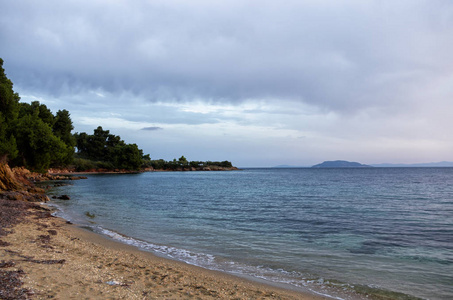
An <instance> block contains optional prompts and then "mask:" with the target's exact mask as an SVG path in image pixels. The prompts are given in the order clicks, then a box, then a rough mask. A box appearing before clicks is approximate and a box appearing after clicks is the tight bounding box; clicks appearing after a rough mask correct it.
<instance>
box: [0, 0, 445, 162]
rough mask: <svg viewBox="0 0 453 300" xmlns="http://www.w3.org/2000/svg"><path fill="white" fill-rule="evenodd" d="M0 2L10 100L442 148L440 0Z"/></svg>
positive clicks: (148, 123)
mask: <svg viewBox="0 0 453 300" xmlns="http://www.w3.org/2000/svg"><path fill="white" fill-rule="evenodd" d="M0 10H1V11H2V12H3V13H2V15H3V16H2V19H1V20H0V40H1V41H2V42H1V43H0V56H1V57H2V58H3V59H4V60H5V68H6V70H7V73H8V75H9V76H10V78H12V80H13V82H14V83H15V85H16V87H18V88H19V89H20V92H21V94H23V95H26V96H29V98H27V97H23V98H24V99H32V97H35V98H36V97H41V98H43V99H45V101H48V102H47V103H51V102H52V101H54V102H55V106H57V105H58V104H59V103H61V102H62V101H65V102H66V103H65V108H66V106H68V105H69V106H71V107H70V109H71V112H73V115H74V114H75V115H76V116H75V117H77V115H79V114H80V115H82V114H84V113H83V112H84V111H85V117H86V116H87V114H88V115H89V114H90V113H91V112H93V110H101V111H103V112H106V113H114V114H120V115H121V117H120V119H122V120H124V121H127V122H137V124H138V123H140V126H141V125H143V126H142V127H140V128H139V129H141V128H158V127H159V128H165V129H166V128H167V126H170V127H171V126H175V124H188V125H190V126H204V125H210V126H211V127H212V128H214V127H215V126H226V127H228V128H230V129H229V130H230V132H234V130H233V129H232V128H234V126H244V127H243V128H242V130H245V131H249V130H250V131H251V132H253V129H252V127H250V126H261V127H260V128H262V129H266V130H267V129H268V128H272V129H275V130H282V131H281V134H287V132H285V133H283V130H290V131H291V132H293V131H294V136H295V137H294V138H295V140H293V142H294V143H296V144H297V143H300V139H296V138H297V137H300V136H304V137H305V138H306V139H307V138H308V140H310V139H316V141H317V142H307V141H305V143H308V144H306V146H307V145H308V146H309V147H310V146H313V145H315V144H316V143H320V144H322V142H325V143H327V144H329V143H330V144H331V143H335V142H334V141H335V140H336V139H338V138H340V139H343V137H344V139H345V141H346V142H344V143H346V145H344V144H343V143H340V144H339V145H338V147H340V148H341V149H344V152H345V153H347V152H348V151H352V150H353V149H359V148H361V146H359V143H361V142H365V141H366V139H367V137H372V138H371V139H372V140H379V139H389V140H391V141H392V143H394V142H397V141H398V140H400V141H401V143H400V144H399V145H400V147H402V148H403V149H407V148H410V147H413V144H416V145H417V146H419V147H421V148H425V147H427V146H426V145H428V144H431V143H434V144H435V145H437V146H435V147H434V148H436V149H438V151H440V152H442V155H444V154H443V153H444V152H446V151H447V150H448V149H447V148H448V147H450V146H451V144H447V145H445V144H444V143H446V142H445V141H444V140H443V139H444V138H445V136H446V133H445V129H443V128H446V127H451V125H452V123H451V121H450V118H449V117H448V116H447V115H446V113H445V111H449V110H450V111H451V109H453V104H452V103H453V102H452V101H451V99H453V97H452V96H453V88H452V86H453V59H452V54H451V53H452V52H453V3H452V2H451V1H447V0H445V1H442V0H429V1H427V0H426V1H421V0H415V1H414V0H410V1H409V0H401V1H398V2H396V3H395V1H371V0H370V1H352V0H341V1H314V0H313V1H310V0H305V1H285V3H281V2H278V1H270V0H264V1H259V2H257V1H236V0H233V1H201V0H195V1H190V2H187V1H177V0H167V1H163V0H157V1H144V0H140V1H121V0H118V1H107V0H90V1H85V0H82V1H64V2H61V1H56V0H52V1H46V2H45V3H38V2H36V1H31V0H29V1H2V3H1V4H0ZM209 107H211V110H212V111H211V112H209V111H208V112H206V110H209V109H210V108H209ZM219 107H220V108H221V109H217V108H219ZM224 109H225V110H224ZM263 109H264V110H263ZM266 109H267V111H265V110H266ZM269 109H271V111H270V110H269ZM88 117H91V118H92V117H94V116H88ZM98 117H99V114H98ZM77 118H78V117H77ZM106 118H107V117H106ZM78 119H80V120H81V118H78ZM142 123H143V124H142ZM129 124H130V123H129ZM172 124H173V125H172ZM222 124H223V125H222ZM228 124H229V125H228ZM231 124H234V126H233V125H231ZM80 125H82V123H81V124H80ZM227 125H228V126H227ZM137 126H138V125H137ZM134 128H135V127H134ZM145 131H148V132H156V131H155V130H151V129H148V130H145ZM142 132H143V131H142ZM161 132H162V133H163V132H168V131H167V130H163V131H161ZM296 132H297V133H296ZM414 132H415V134H414ZM348 133H350V134H348ZM411 134H414V135H415V137H413V138H411ZM348 135H351V136H348ZM261 138H262V140H259V139H258V140H256V144H260V145H262V146H265V147H269V148H272V147H274V146H272V147H271V146H269V145H267V144H266V142H265V137H264V136H263V137H261V136H260V139H261ZM407 139H410V140H411V142H410V143H409V144H410V145H406V144H405V142H404V140H407ZM426 139H428V140H430V142H429V143H426ZM435 141H437V144H436V142H435ZM441 144H442V146H439V145H441ZM266 145H267V146H266ZM404 145H406V146H404ZM283 146H285V145H282V147H283ZM250 147H252V146H250ZM286 147H293V148H294V145H293V144H292V145H286ZM313 147H314V146H313ZM319 147H321V146H319ZM392 147H393V146H392ZM440 149H443V150H440ZM449 150H451V148H450V149H449ZM275 151H276V153H275V156H277V152H278V150H275ZM285 151H287V150H285ZM313 151H315V152H316V151H318V153H319V150H313ZM363 151H366V149H364V150H363ZM395 151H397V149H396V150H395ZM326 153H328V151H327V150H326ZM376 154H377V153H374V155H376ZM326 155H327V154H326ZM432 156H435V154H434V153H433V154H432ZM381 157H382V159H384V158H386V157H384V156H381ZM414 157H418V158H414V160H417V159H424V158H423V157H420V156H417V155H416V154H414ZM263 159H265V158H263ZM276 159H277V158H276ZM368 159H371V157H370V158H368ZM389 159H398V158H396V157H395V158H391V157H390V155H389ZM432 159H435V158H434V157H433V158H432ZM443 159H446V160H448V158H445V157H443ZM370 162H371V161H370Z"/></svg>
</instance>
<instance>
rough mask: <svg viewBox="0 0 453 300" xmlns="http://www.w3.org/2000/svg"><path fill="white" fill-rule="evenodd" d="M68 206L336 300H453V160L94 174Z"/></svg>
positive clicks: (166, 245) (202, 260)
mask: <svg viewBox="0 0 453 300" xmlns="http://www.w3.org/2000/svg"><path fill="white" fill-rule="evenodd" d="M50 194H51V196H52V195H55V196H58V195H61V194H67V195H69V196H70V198H71V199H70V200H58V199H53V200H52V201H51V205H53V206H55V207H56V208H57V211H56V214H57V215H58V216H61V217H64V218H66V219H67V220H69V221H71V222H73V223H75V224H78V225H80V226H83V227H86V228H89V229H90V230H93V231H95V232H97V233H99V234H103V235H105V236H108V237H110V238H112V239H115V240H118V241H120V242H123V243H126V244H131V245H134V246H136V247H138V248H140V249H142V250H144V251H150V252H152V253H154V254H156V255H160V256H164V257H167V258H171V259H175V260H179V261H184V262H187V263H189V264H193V265H197V266H201V267H204V268H207V269H212V270H219V271H223V272H227V273H231V274H234V275H237V276H243V277H247V278H253V279H256V280H259V281H265V282H267V283H270V284H276V285H284V286H286V287H288V288H294V289H302V290H305V291H310V292H313V293H316V294H320V295H325V296H329V297H332V298H333V299H418V298H421V299H453V168H343V169H312V168H291V169H278V168H269V169H266V168H250V169H243V170H238V171H225V172H213V171H206V172H201V171H200V172H145V173H139V174H93V175H88V179H87V180H78V181H71V182H70V184H69V185H64V186H57V187H55V188H53V189H52V190H51V193H50Z"/></svg>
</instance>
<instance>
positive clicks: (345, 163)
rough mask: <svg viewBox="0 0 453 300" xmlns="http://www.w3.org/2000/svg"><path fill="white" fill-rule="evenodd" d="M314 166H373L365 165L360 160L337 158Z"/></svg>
mask: <svg viewBox="0 0 453 300" xmlns="http://www.w3.org/2000/svg"><path fill="white" fill-rule="evenodd" d="M312 168H372V166H369V165H364V164H361V163H358V162H351V161H345V160H335V161H325V162H323V163H320V164H317V165H314V166H312Z"/></svg>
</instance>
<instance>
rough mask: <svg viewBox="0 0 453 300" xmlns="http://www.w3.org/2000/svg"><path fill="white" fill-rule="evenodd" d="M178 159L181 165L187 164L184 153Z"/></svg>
mask: <svg viewBox="0 0 453 300" xmlns="http://www.w3.org/2000/svg"><path fill="white" fill-rule="evenodd" d="M178 161H179V165H180V166H181V167H187V166H188V165H189V162H188V161H187V158H185V157H184V155H183V156H181V157H180V158H179V160H178Z"/></svg>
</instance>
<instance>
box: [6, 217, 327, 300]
mask: <svg viewBox="0 0 453 300" xmlns="http://www.w3.org/2000/svg"><path fill="white" fill-rule="evenodd" d="M1 240H2V244H0V267H1V270H2V271H5V272H6V271H17V270H23V273H22V272H20V273H19V274H22V275H20V276H21V280H22V282H23V286H22V287H21V288H22V289H23V293H22V294H23V295H25V296H24V297H28V296H30V297H32V298H34V299H52V298H54V299H327V298H324V297H321V296H317V295H312V294H310V293H308V292H307V293H305V292H302V291H293V290H289V289H284V288H279V287H274V286H271V285H267V284H262V283H259V282H256V281H251V280H246V279H243V278H240V277H236V276H232V275H229V274H225V273H221V272H216V271H210V270H206V269H203V268H199V267H196V266H192V265H188V264H185V263H182V262H178V261H173V260H169V259H165V258H161V257H158V256H155V255H153V254H151V253H148V252H143V251H140V250H138V249H137V248H135V247H133V246H129V245H124V244H121V243H119V242H115V241H113V240H110V239H108V238H106V237H103V236H101V235H98V234H95V233H93V232H89V231H87V230H85V229H82V228H78V227H76V226H75V225H70V224H67V223H66V221H65V220H63V219H60V218H56V217H52V216H49V214H41V215H39V214H38V215H36V214H34V215H29V216H27V217H25V219H24V220H23V221H22V222H21V223H19V224H16V225H14V227H13V228H12V232H11V233H9V234H8V235H6V236H2V237H1ZM2 262H3V263H4V265H2V266H1V263H2ZM10 262H11V263H10ZM0 298H1V297H0Z"/></svg>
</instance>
